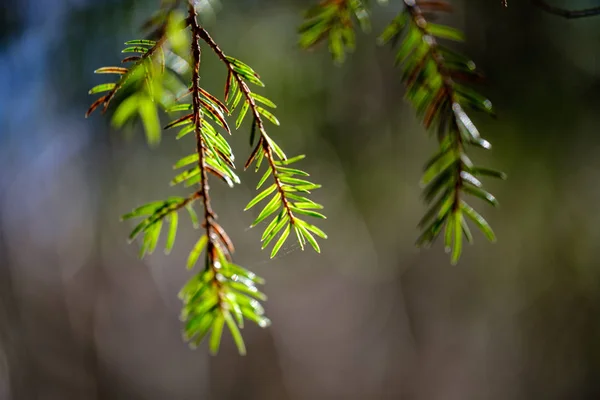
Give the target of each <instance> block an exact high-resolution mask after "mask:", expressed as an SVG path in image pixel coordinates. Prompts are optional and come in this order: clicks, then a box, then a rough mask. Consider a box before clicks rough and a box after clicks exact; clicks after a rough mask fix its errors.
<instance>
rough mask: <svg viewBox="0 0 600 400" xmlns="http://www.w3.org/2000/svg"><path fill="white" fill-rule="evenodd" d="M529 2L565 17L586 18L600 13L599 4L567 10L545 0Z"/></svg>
mask: <svg viewBox="0 0 600 400" xmlns="http://www.w3.org/2000/svg"><path fill="white" fill-rule="evenodd" d="M531 3H532V4H533V5H535V6H536V7H538V8H540V9H542V10H544V11H546V12H547V13H550V14H553V15H557V16H559V17H563V18H567V19H577V18H587V17H594V16H596V15H600V6H597V7H590V8H584V9H581V10H569V9H566V8H560V7H555V6H551V5H550V4H548V3H547V2H546V1H545V0H531Z"/></svg>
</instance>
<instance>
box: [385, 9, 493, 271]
mask: <svg viewBox="0 0 600 400" xmlns="http://www.w3.org/2000/svg"><path fill="white" fill-rule="evenodd" d="M404 4H405V9H404V10H403V11H402V12H401V13H400V14H399V15H398V16H397V17H396V18H395V19H394V21H392V23H391V24H390V25H389V26H388V27H387V28H386V29H385V31H384V32H383V34H382V35H381V36H380V42H381V43H386V42H388V41H390V40H394V41H398V40H400V45H399V49H398V52H397V54H396V62H397V64H400V65H401V66H402V81H403V82H404V83H405V85H406V99H407V100H408V101H409V102H410V103H411V104H412V105H413V106H414V107H415V108H416V111H417V115H418V116H419V117H420V118H421V119H422V123H423V125H424V127H425V128H426V129H429V128H434V129H435V130H436V131H437V138H438V141H439V150H438V152H437V153H436V154H435V155H434V156H433V157H432V158H431V159H430V160H429V161H428V162H427V164H426V166H425V172H424V174H423V177H422V179H421V185H422V186H423V187H424V199H425V201H426V203H428V204H429V205H430V208H429V210H428V211H427V213H426V214H425V216H424V217H423V218H422V219H421V221H420V222H419V227H420V228H421V229H422V230H423V233H422V234H421V236H420V237H419V238H418V240H417V245H419V246H421V245H430V244H432V243H433V242H434V241H435V240H436V239H437V238H438V237H439V236H440V234H441V232H442V230H443V229H445V232H444V245H445V248H446V251H447V252H451V261H452V263H453V264H455V263H457V262H458V260H459V258H460V255H461V253H462V243H463V236H464V237H465V238H466V239H467V241H468V242H472V240H473V238H472V235H471V232H470V229H469V227H468V225H467V222H466V221H467V219H470V220H471V221H472V222H473V223H474V224H475V225H476V226H477V227H478V228H480V229H481V230H482V231H483V233H484V234H485V236H486V237H487V238H488V239H489V240H490V241H495V235H494V233H493V231H492V229H491V227H490V226H489V224H488V223H487V222H486V221H485V219H484V218H483V217H482V216H481V215H479V214H478V213H477V212H476V211H475V210H474V209H473V208H472V207H471V206H469V205H468V204H467V203H466V201H465V199H464V198H465V196H466V195H467V194H468V195H472V196H475V197H478V198H480V199H482V200H484V201H486V202H488V203H489V204H491V205H494V206H496V205H497V201H496V198H495V197H494V196H493V195H492V194H490V193H489V192H487V191H486V190H485V189H483V187H482V183H481V181H480V180H479V178H480V177H481V176H494V177H498V178H504V174H502V173H500V172H497V171H492V170H488V169H485V168H479V167H476V166H474V165H473V163H472V161H471V160H470V158H469V157H468V156H467V152H466V151H467V149H468V148H469V147H470V146H476V147H479V148H482V149H490V148H491V145H490V143H489V142H488V141H486V140H485V139H483V138H481V135H480V133H479V131H478V130H477V128H476V127H475V124H474V123H473V122H472V120H471V119H470V118H469V116H468V115H467V113H466V111H465V109H471V110H475V111H484V112H487V113H489V114H492V115H493V110H492V105H491V102H490V101H489V100H487V99H486V98H484V97H482V96H481V95H479V94H478V93H476V92H475V91H473V90H472V89H470V88H468V87H467V86H466V83H468V82H469V81H473V80H477V79H479V78H480V77H481V74H480V73H479V71H478V70H477V69H476V67H475V64H474V63H473V62H472V61H471V60H470V59H468V58H466V57H465V56H463V55H461V54H458V53H456V52H454V51H453V50H450V49H449V48H448V47H446V46H444V45H441V44H439V43H438V40H439V39H446V40H454V41H462V40H463V35H462V33H461V32H460V31H458V30H456V29H454V28H450V27H447V26H443V25H438V24H433V23H430V22H428V21H427V20H426V18H425V15H426V14H430V13H434V12H439V11H445V12H448V11H451V7H450V5H449V4H448V3H446V2H443V1H424V0H423V1H415V0H404Z"/></svg>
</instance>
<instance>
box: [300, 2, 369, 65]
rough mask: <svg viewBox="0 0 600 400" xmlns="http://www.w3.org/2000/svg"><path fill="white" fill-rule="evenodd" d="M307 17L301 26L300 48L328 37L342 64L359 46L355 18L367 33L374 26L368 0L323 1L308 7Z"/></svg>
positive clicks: (310, 45) (334, 57)
mask: <svg viewBox="0 0 600 400" xmlns="http://www.w3.org/2000/svg"><path fill="white" fill-rule="evenodd" d="M304 19H305V21H304V22H303V23H302V25H300V27H299V29H298V32H299V33H300V40H299V45H300V47H302V48H304V49H310V48H312V47H314V46H316V45H317V44H319V43H321V42H323V41H324V40H325V39H327V38H328V39H329V51H330V53H331V55H332V57H333V59H334V61H336V62H338V63H341V62H343V61H344V59H345V58H346V53H351V52H353V51H354V50H355V48H356V33H355V27H354V19H356V20H357V21H358V23H359V25H360V27H361V29H362V30H363V31H364V32H367V31H369V30H370V29H371V21H370V14H369V10H368V8H367V5H366V1H365V0H323V1H321V2H320V3H319V4H316V5H315V6H313V7H311V8H310V9H308V10H307V11H306V13H305V15H304Z"/></svg>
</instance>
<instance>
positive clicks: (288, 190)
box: [198, 27, 327, 257]
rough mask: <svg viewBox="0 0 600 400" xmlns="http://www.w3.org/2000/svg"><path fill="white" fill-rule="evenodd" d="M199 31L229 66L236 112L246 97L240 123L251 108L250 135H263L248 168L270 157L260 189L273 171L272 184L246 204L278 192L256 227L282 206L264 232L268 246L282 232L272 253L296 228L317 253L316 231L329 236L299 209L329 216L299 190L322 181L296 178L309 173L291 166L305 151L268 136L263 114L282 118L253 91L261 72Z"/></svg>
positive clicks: (272, 118) (302, 241)
mask: <svg viewBox="0 0 600 400" xmlns="http://www.w3.org/2000/svg"><path fill="white" fill-rule="evenodd" d="M198 35H199V37H200V38H201V39H202V40H203V41H204V42H206V43H207V44H208V45H209V47H210V48H211V49H212V50H213V52H214V53H215V54H216V55H217V57H218V58H219V59H220V60H221V61H222V62H223V63H224V64H225V66H226V67H227V69H228V76H227V82H226V85H225V100H226V101H227V100H228V99H229V100H231V104H232V107H231V112H233V111H234V110H235V109H236V108H237V106H238V105H239V104H240V100H241V98H242V97H243V98H244V102H243V106H242V108H241V110H240V112H239V114H238V118H237V124H236V125H237V127H239V126H240V125H241V123H242V121H243V119H244V117H245V115H246V114H247V112H248V110H250V112H251V114H252V117H253V122H252V134H251V138H250V144H251V145H253V143H254V138H255V134H256V131H258V132H259V134H260V138H259V139H258V143H257V145H256V147H255V148H254V150H253V151H252V153H251V155H250V157H249V158H248V161H247V162H246V164H245V168H246V169H247V168H248V167H249V166H250V165H251V164H252V163H253V162H256V171H258V170H259V168H260V165H261V162H262V160H263V159H266V160H267V164H268V166H267V171H266V173H265V174H264V175H263V178H262V179H261V180H260V182H259V185H258V187H257V190H258V189H260V188H261V186H262V185H263V183H264V182H265V180H266V179H267V178H268V177H269V176H272V177H273V180H274V183H273V185H271V186H270V187H269V188H267V189H265V190H264V191H263V192H261V193H260V194H259V195H258V196H256V197H255V198H254V199H253V200H252V201H251V202H250V203H249V204H248V205H247V206H246V210H249V209H250V208H252V207H254V206H255V205H257V204H258V203H259V202H260V201H262V200H264V199H266V198H267V197H268V196H269V195H271V194H272V193H273V192H275V195H273V197H272V198H271V200H270V201H269V202H268V203H267V205H266V206H265V208H263V210H262V212H261V213H260V214H259V216H258V217H257V218H256V220H255V221H254V222H253V223H252V226H253V227H254V226H256V225H258V224H259V223H261V222H262V221H264V220H265V219H267V218H268V217H269V216H271V215H272V214H274V213H275V212H277V210H280V212H279V213H278V214H277V216H276V217H275V218H274V219H273V220H272V221H271V223H270V224H269V225H268V226H267V228H266V229H265V231H264V234H263V236H262V241H263V249H264V248H265V247H267V246H268V245H269V244H270V243H271V241H272V240H273V239H274V238H275V237H276V236H277V234H279V233H280V232H281V235H280V236H279V239H278V240H277V241H276V243H275V245H274V246H273V249H272V251H271V257H275V256H276V255H277V253H278V251H279V250H280V249H281V247H282V246H283V244H284V243H285V241H286V240H287V238H288V236H289V234H290V232H291V230H292V228H293V230H294V232H295V234H296V237H297V239H298V243H299V244H300V246H301V248H302V249H304V245H305V244H306V243H307V242H308V243H310V244H311V246H312V247H313V249H314V250H315V251H316V252H320V251H321V250H320V247H319V245H318V243H317V241H316V239H315V237H314V235H316V236H319V237H320V238H322V239H326V238H327V235H326V234H325V233H324V232H323V231H322V230H321V229H319V228H317V227H316V226H314V225H312V224H310V223H308V222H306V221H304V220H303V219H301V218H299V217H298V216H297V215H296V214H299V215H304V216H309V217H316V218H321V219H324V218H326V217H325V216H324V215H323V214H321V213H319V212H316V211H314V210H315V209H322V208H323V207H322V206H321V205H320V204H317V203H315V202H313V201H312V200H309V199H308V198H306V197H305V196H299V195H297V194H296V193H295V192H300V193H307V194H310V190H314V189H318V188H319V187H320V185H316V184H314V183H312V182H309V181H306V180H304V179H298V178H295V177H294V176H302V177H306V176H309V175H308V174H307V173H306V172H304V171H301V170H298V169H293V168H289V165H290V164H292V163H294V162H296V161H299V160H301V159H303V158H304V156H298V157H294V158H291V159H288V158H287V157H286V155H285V153H284V152H283V151H282V150H281V148H280V147H279V146H278V145H277V144H276V143H275V142H274V141H273V139H271V138H270V137H269V135H267V131H266V128H265V124H264V120H263V117H264V118H267V119H268V120H269V121H270V122H272V123H274V124H275V125H279V121H278V120H277V118H276V117H275V116H274V115H273V114H271V113H270V112H269V111H267V110H266V109H264V108H262V107H260V106H258V104H257V102H258V101H260V102H261V103H263V104H265V105H267V106H270V107H272V108H274V107H275V104H273V103H272V102H271V101H270V100H268V99H267V98H265V97H262V96H259V95H256V94H255V93H253V92H252V91H251V89H250V87H249V86H248V84H247V83H246V82H247V81H248V82H250V83H254V84H256V85H259V86H264V84H263V83H262V81H261V80H260V77H259V75H258V74H257V73H256V72H254V70H253V69H252V68H250V67H249V66H248V65H246V64H244V63H242V62H241V61H239V60H237V59H235V58H233V57H229V56H227V55H225V53H224V52H223V51H222V50H221V48H220V47H219V46H218V45H217V43H216V42H215V41H214V40H213V39H212V37H211V36H210V34H209V33H208V32H207V31H206V30H205V29H203V28H202V27H200V28H199V32H198Z"/></svg>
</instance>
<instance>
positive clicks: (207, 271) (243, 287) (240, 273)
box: [180, 3, 270, 354]
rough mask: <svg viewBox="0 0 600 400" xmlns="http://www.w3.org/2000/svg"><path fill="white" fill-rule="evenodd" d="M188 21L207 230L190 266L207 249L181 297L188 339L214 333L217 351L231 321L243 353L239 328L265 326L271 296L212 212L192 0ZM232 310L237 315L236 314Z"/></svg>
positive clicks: (197, 339)
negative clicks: (239, 258) (265, 303)
mask: <svg viewBox="0 0 600 400" xmlns="http://www.w3.org/2000/svg"><path fill="white" fill-rule="evenodd" d="M188 9H189V21H190V27H191V34H192V49H191V53H192V84H191V95H192V112H193V115H192V123H193V126H194V133H195V136H196V153H197V155H198V170H199V185H200V193H201V199H202V204H203V208H204V221H203V223H202V226H203V227H204V229H205V232H206V233H205V235H203V236H202V237H201V238H200V239H199V241H198V242H197V244H196V246H195V247H194V249H193V250H192V252H191V253H190V257H189V259H188V268H192V267H193V266H194V264H195V263H196V260H197V259H198V257H199V254H200V253H201V252H202V251H203V250H204V251H205V267H204V270H203V271H202V272H201V273H200V274H198V275H197V276H196V277H194V278H192V279H191V280H190V282H188V284H187V285H186V287H184V289H183V290H182V293H181V295H180V297H181V298H182V300H183V302H184V308H183V312H182V315H181V318H182V320H184V321H186V322H187V324H186V328H185V335H186V339H188V340H193V341H194V345H197V344H198V343H199V342H200V341H202V340H203V338H204V337H205V336H206V335H207V334H208V332H209V330H210V331H211V336H210V343H209V347H210V350H211V352H212V353H213V354H216V353H217V352H218V350H219V346H220V342H221V336H222V331H223V327H224V325H225V324H226V325H227V327H228V328H229V331H230V332H231V335H232V337H233V339H234V341H235V343H236V345H237V347H238V351H239V353H240V354H245V353H246V347H245V344H244V341H243V338H242V335H241V333H240V331H239V329H240V328H243V325H244V323H243V321H244V318H247V319H250V320H253V321H255V322H256V323H257V324H259V325H260V326H262V327H265V326H268V325H269V324H270V321H269V320H268V319H267V318H266V317H264V309H263V308H262V306H260V304H259V303H258V302H257V301H256V299H259V300H266V296H265V295H264V294H263V293H261V292H260V291H259V290H258V289H257V288H256V286H255V284H256V283H262V282H263V280H262V279H261V278H258V277H256V276H255V275H254V274H252V273H251V272H249V271H247V270H246V269H244V268H242V267H240V266H238V265H235V264H234V263H233V261H232V254H233V252H234V247H233V244H232V242H231V239H230V238H229V236H228V235H227V233H226V232H225V230H224V229H223V228H222V227H221V226H220V225H219V224H218V222H217V215H216V214H215V213H214V211H213V210H212V206H211V202H210V193H209V191H210V187H209V184H208V171H209V170H210V163H209V161H208V160H209V159H210V158H214V157H215V156H216V155H215V153H214V152H211V150H210V149H209V146H210V145H209V144H208V141H207V140H206V136H205V130H203V122H204V119H203V112H204V107H206V102H205V101H204V100H203V95H204V97H206V92H204V91H203V90H202V89H201V87H200V73H199V68H200V60H201V48H200V37H199V34H198V33H199V29H200V26H199V25H198V22H197V19H196V10H195V7H194V5H193V4H192V3H190V4H189V7H188ZM232 314H233V315H232Z"/></svg>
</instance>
